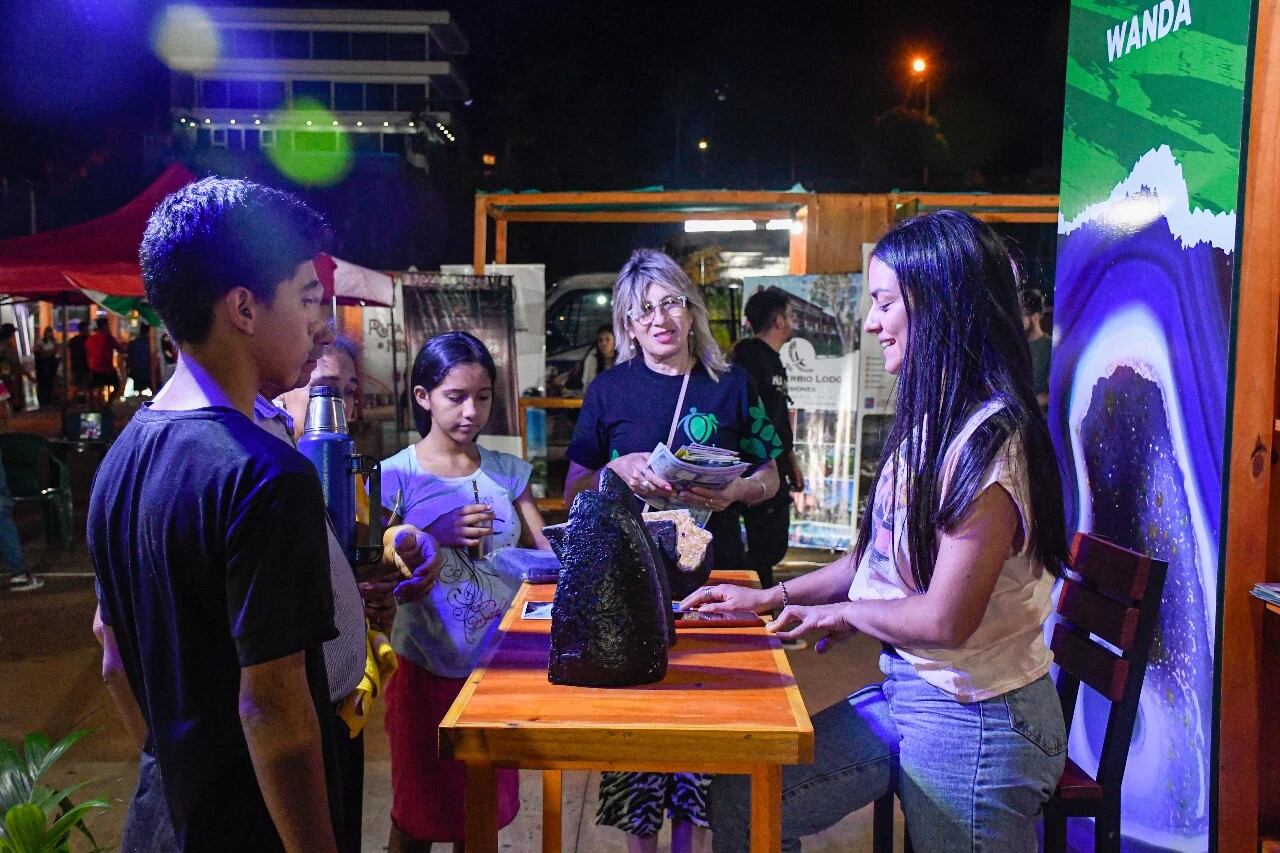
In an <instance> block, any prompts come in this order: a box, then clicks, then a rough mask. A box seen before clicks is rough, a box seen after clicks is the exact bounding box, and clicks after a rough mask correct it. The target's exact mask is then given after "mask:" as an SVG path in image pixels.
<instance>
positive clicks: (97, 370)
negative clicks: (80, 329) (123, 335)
mask: <svg viewBox="0 0 1280 853" xmlns="http://www.w3.org/2000/svg"><path fill="white" fill-rule="evenodd" d="M123 351H124V347H123V346H122V345H121V344H120V342H119V341H117V340H116V339H115V336H114V335H112V334H111V328H110V323H109V322H108V320H107V318H106V317H99V318H98V322H97V323H96V324H94V329H93V334H91V335H90V336H89V338H88V340H86V341H85V342H84V355H85V360H86V361H87V363H88V365H89V374H90V380H89V382H90V386H91V388H92V389H93V391H95V392H97V390H98V389H99V388H105V389H106V391H105V393H106V402H107V403H110V402H111V401H112V400H114V399H115V397H116V391H117V390H118V389H119V387H120V374H119V373H117V372H116V353H117V352H123ZM95 402H100V400H99V399H95Z"/></svg>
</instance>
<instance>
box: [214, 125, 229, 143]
mask: <svg viewBox="0 0 1280 853" xmlns="http://www.w3.org/2000/svg"><path fill="white" fill-rule="evenodd" d="M213 147H214V148H226V147H227V132H226V131H225V130H223V129H222V128H219V127H215V128H214V129H213Z"/></svg>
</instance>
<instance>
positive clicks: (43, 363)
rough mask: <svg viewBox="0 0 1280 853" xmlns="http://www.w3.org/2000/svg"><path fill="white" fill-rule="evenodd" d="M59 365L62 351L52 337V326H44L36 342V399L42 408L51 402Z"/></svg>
mask: <svg viewBox="0 0 1280 853" xmlns="http://www.w3.org/2000/svg"><path fill="white" fill-rule="evenodd" d="M61 363H62V351H61V347H59V346H58V339H57V338H56V337H55V336H54V333H53V326H45V327H44V334H43V335H41V336H40V340H39V341H37V342H36V397H37V399H39V400H40V405H42V406H48V405H50V404H51V403H52V402H53V386H54V382H55V380H57V378H58V366H59V365H60V364H61Z"/></svg>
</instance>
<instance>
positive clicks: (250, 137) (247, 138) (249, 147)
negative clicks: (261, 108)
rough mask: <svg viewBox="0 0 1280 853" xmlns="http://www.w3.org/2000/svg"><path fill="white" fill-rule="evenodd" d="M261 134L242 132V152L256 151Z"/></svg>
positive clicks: (253, 131) (252, 131) (249, 131)
mask: <svg viewBox="0 0 1280 853" xmlns="http://www.w3.org/2000/svg"><path fill="white" fill-rule="evenodd" d="M261 139H262V134H261V133H260V132H259V131H256V130H246V131H245V132H244V150H245V151H257V150H258V148H259V147H260V144H261Z"/></svg>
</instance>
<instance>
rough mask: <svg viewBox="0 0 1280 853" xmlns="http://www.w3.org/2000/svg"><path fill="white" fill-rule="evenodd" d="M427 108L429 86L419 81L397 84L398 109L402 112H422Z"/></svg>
mask: <svg viewBox="0 0 1280 853" xmlns="http://www.w3.org/2000/svg"><path fill="white" fill-rule="evenodd" d="M426 108H427V87H426V86H422V85H420V84H417V83H397V84H396V109H397V110H399V111H400V112H402V113H420V112H422V111H423V110H425V109H426Z"/></svg>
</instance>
